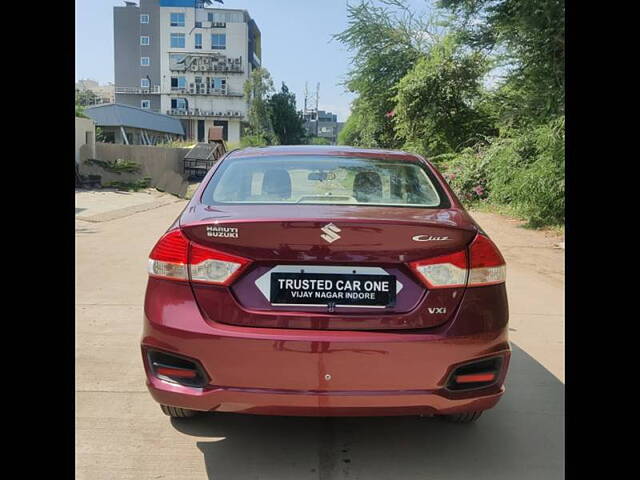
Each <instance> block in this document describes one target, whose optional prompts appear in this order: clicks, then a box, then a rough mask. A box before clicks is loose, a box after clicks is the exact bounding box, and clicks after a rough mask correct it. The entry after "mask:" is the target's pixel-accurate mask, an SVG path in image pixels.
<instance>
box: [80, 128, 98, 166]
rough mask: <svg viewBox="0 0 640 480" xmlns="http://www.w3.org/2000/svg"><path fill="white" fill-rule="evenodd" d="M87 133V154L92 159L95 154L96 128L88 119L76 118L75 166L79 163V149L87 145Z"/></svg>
mask: <svg viewBox="0 0 640 480" xmlns="http://www.w3.org/2000/svg"><path fill="white" fill-rule="evenodd" d="M87 133H88V134H89V138H88V140H89V144H88V146H87V148H88V152H89V153H88V154H89V156H91V157H94V156H95V154H96V151H95V145H96V126H95V123H94V122H93V120H91V119H90V118H79V117H76V164H78V163H80V147H82V146H83V145H85V144H86V143H87Z"/></svg>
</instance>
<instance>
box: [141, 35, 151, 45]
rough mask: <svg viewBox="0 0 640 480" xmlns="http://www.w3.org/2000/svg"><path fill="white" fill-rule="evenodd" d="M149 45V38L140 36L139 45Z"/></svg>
mask: <svg viewBox="0 0 640 480" xmlns="http://www.w3.org/2000/svg"><path fill="white" fill-rule="evenodd" d="M150 43H151V37H149V36H148V35H140V45H149V44H150Z"/></svg>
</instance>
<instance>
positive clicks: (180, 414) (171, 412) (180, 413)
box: [160, 405, 198, 418]
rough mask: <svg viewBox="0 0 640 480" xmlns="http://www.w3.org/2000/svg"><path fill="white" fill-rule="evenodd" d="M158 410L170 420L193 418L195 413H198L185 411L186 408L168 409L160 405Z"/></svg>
mask: <svg viewBox="0 0 640 480" xmlns="http://www.w3.org/2000/svg"><path fill="white" fill-rule="evenodd" d="M160 408H161V409H162V412H163V413H164V414H165V415H168V416H170V417H172V418H186V417H193V416H194V415H195V414H196V413H198V412H196V411H195V410H187V409H186V408H180V407H170V406H168V405H160Z"/></svg>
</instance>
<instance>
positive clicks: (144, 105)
mask: <svg viewBox="0 0 640 480" xmlns="http://www.w3.org/2000/svg"><path fill="white" fill-rule="evenodd" d="M140 108H144V109H145V110H149V109H150V108H151V100H140Z"/></svg>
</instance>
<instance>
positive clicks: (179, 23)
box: [171, 12, 184, 27]
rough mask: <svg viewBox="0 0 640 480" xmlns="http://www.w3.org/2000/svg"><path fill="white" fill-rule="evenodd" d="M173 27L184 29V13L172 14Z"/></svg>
mask: <svg viewBox="0 0 640 480" xmlns="http://www.w3.org/2000/svg"><path fill="white" fill-rule="evenodd" d="M171 26H172V27H184V13H175V12H174V13H172V14H171Z"/></svg>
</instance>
